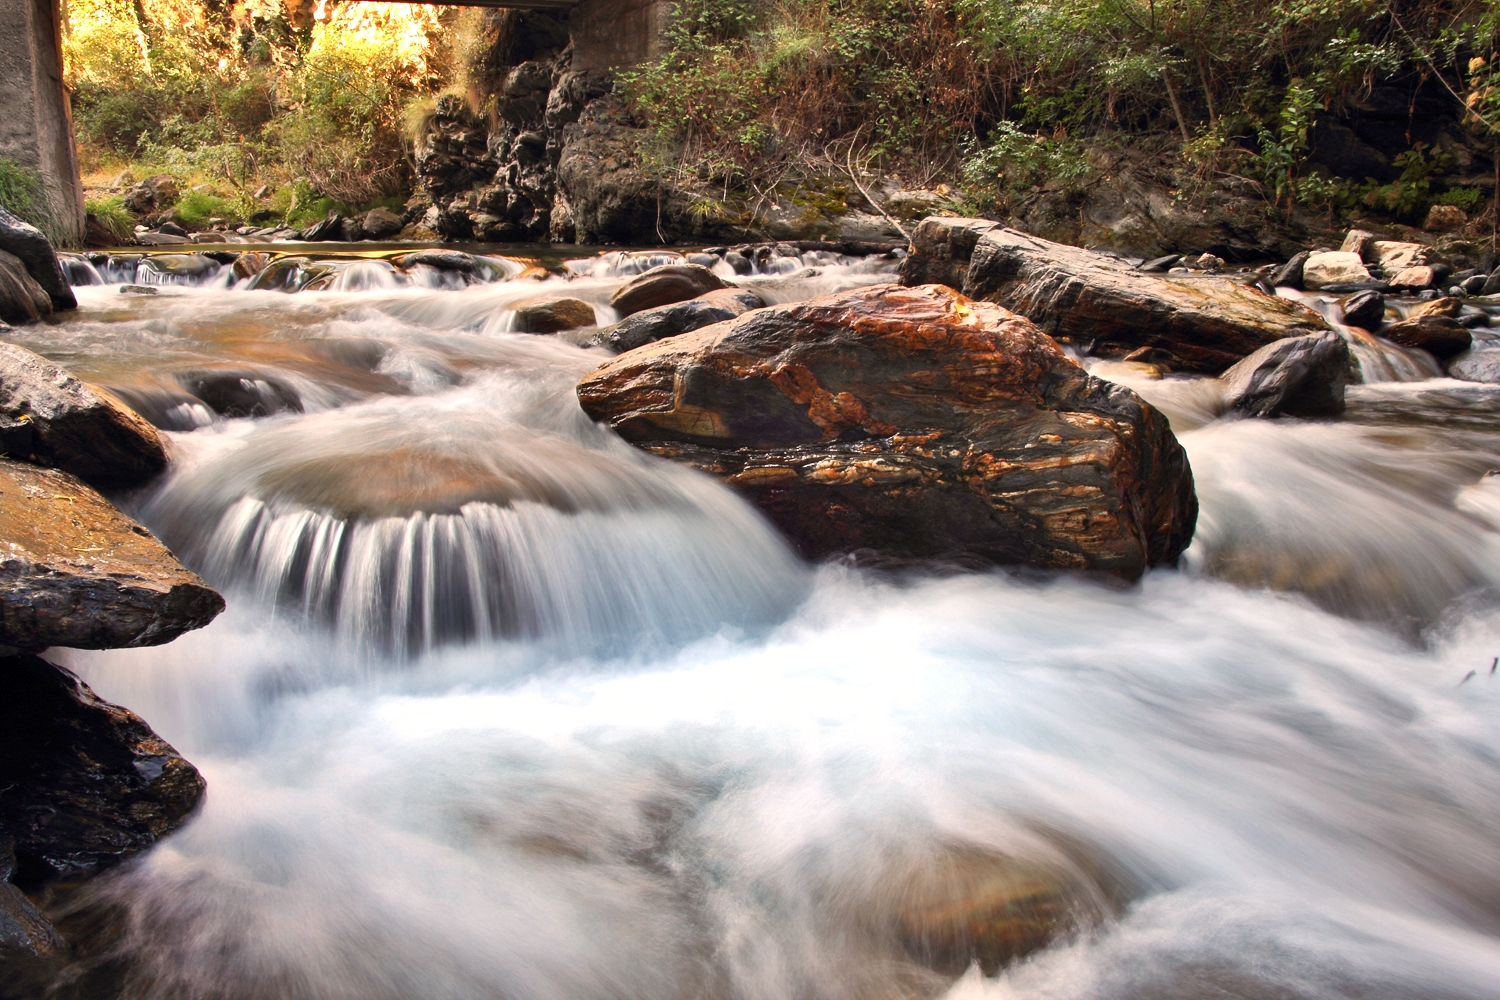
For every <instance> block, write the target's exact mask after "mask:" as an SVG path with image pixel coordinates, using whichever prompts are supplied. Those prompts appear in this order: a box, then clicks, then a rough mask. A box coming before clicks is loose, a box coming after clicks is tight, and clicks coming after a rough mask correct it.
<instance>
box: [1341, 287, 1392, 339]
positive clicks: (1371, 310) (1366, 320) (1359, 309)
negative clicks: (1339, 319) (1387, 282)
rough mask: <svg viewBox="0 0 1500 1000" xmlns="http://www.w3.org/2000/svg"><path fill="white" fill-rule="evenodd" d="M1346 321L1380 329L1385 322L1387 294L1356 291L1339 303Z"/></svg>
mask: <svg viewBox="0 0 1500 1000" xmlns="http://www.w3.org/2000/svg"><path fill="white" fill-rule="evenodd" d="M1339 305H1340V307H1341V308H1342V309H1343V311H1344V322H1345V323H1347V324H1348V325H1350V326H1358V327H1362V328H1363V329H1366V330H1379V329H1380V327H1381V324H1383V323H1384V322H1385V296H1384V295H1382V294H1380V293H1379V292H1376V291H1367V292H1355V293H1354V294H1353V295H1351V296H1349V297H1348V298H1347V299H1345V300H1344V301H1343V302H1341V303H1339Z"/></svg>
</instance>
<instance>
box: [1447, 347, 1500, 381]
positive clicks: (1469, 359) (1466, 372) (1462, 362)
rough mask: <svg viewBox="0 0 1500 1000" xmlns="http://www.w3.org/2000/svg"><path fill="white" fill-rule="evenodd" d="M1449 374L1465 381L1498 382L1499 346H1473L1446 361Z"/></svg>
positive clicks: (1499, 375) (1499, 379) (1499, 378)
mask: <svg viewBox="0 0 1500 1000" xmlns="http://www.w3.org/2000/svg"><path fill="white" fill-rule="evenodd" d="M1447 372H1448V374H1449V375H1450V376H1452V377H1453V378H1457V379H1463V380H1464V381H1465V382H1488V383H1490V384H1492V385H1495V384H1500V347H1475V348H1471V349H1470V350H1467V351H1464V352H1463V353H1462V354H1460V355H1458V356H1457V357H1455V358H1453V359H1452V360H1451V361H1449V362H1448V365H1447Z"/></svg>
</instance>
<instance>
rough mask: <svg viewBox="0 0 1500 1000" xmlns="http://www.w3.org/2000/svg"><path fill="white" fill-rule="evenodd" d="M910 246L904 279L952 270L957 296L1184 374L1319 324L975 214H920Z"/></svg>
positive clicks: (1231, 285) (1290, 309)
mask: <svg viewBox="0 0 1500 1000" xmlns="http://www.w3.org/2000/svg"><path fill="white" fill-rule="evenodd" d="M969 246H972V251H971V252H970V253H969V254H968V257H967V263H966V264H964V263H963V262H962V258H963V255H964V248H965V247H969ZM912 250H913V253H912V256H911V257H909V258H908V259H907V261H906V262H905V263H904V264H903V267H902V282H903V284H907V285H912V284H916V283H918V282H919V281H926V280H932V277H933V276H934V275H937V274H941V275H945V276H947V277H957V276H959V275H960V274H961V275H962V279H963V280H962V291H963V293H964V294H965V295H967V296H969V297H971V298H977V299H984V300H987V301H990V302H996V303H999V304H1000V305H1003V306H1005V307H1006V308H1007V309H1011V310H1013V311H1015V312H1018V313H1020V314H1021V315H1023V316H1026V317H1027V318H1029V319H1031V320H1032V321H1033V322H1034V323H1036V324H1037V325H1038V326H1040V327H1041V328H1042V329H1043V330H1044V331H1046V332H1047V333H1050V334H1051V335H1052V336H1053V337H1055V338H1057V339H1058V340H1059V341H1062V342H1063V343H1066V344H1073V345H1077V346H1078V347H1079V348H1082V349H1084V350H1087V351H1089V352H1090V353H1093V354H1097V355H1100V356H1102V357H1120V356H1123V355H1125V354H1127V353H1129V352H1130V351H1133V350H1135V349H1137V348H1140V347H1155V348H1160V349H1161V350H1164V351H1168V352H1170V353H1171V354H1172V355H1173V356H1174V357H1176V358H1177V359H1178V364H1179V366H1180V367H1181V368H1182V369H1184V370H1186V371H1192V372H1202V373H1205V374H1211V375H1217V374H1219V373H1220V372H1222V371H1224V370H1225V369H1226V368H1228V367H1229V366H1230V365H1232V364H1234V363H1235V362H1236V361H1238V360H1240V359H1241V358H1244V357H1246V356H1248V355H1250V354H1252V353H1253V352H1255V351H1256V350H1259V349H1260V348H1262V347H1264V346H1266V345H1267V344H1271V343H1275V342H1276V341H1278V340H1283V339H1285V338H1287V337H1299V336H1303V335H1306V334H1311V333H1321V332H1323V331H1325V330H1327V329H1328V324H1327V323H1325V322H1324V321H1323V318H1322V317H1321V316H1319V315H1318V314H1317V313H1315V312H1313V311H1312V310H1311V309H1308V308H1306V307H1305V306H1302V305H1299V304H1297V303H1295V302H1292V301H1290V300H1287V299H1282V298H1277V297H1276V296H1273V295H1267V294H1265V293H1264V292H1261V291H1259V290H1257V289H1255V288H1252V287H1248V286H1246V285H1242V284H1240V283H1238V282H1235V281H1232V280H1230V279H1228V278H1189V279H1182V280H1178V279H1174V278H1158V277H1153V276H1150V275H1143V274H1141V273H1140V272H1139V271H1137V270H1135V269H1134V268H1132V267H1130V266H1129V265H1128V264H1126V263H1125V262H1123V261H1121V260H1119V259H1117V258H1113V257H1107V256H1104V255H1102V254H1096V253H1093V252H1092V251H1089V250H1082V249H1079V248H1078V247H1070V246H1066V245H1064V244H1061V243H1049V242H1048V241H1046V240H1040V239H1037V238H1035V237H1032V236H1028V235H1026V234H1025V233H1021V232H1017V231H1016V230H1013V229H1006V228H1004V227H1002V226H999V225H997V224H996V223H993V222H988V221H986V220H982V219H977V220H976V219H936V218H934V219H927V220H925V221H924V222H923V223H922V224H921V225H920V226H919V227H917V231H916V234H915V235H914V236H913V239H912ZM929 259H930V260H931V261H932V263H929ZM943 283H944V284H949V285H953V282H952V281H949V280H944V282H943ZM955 287H957V286H955Z"/></svg>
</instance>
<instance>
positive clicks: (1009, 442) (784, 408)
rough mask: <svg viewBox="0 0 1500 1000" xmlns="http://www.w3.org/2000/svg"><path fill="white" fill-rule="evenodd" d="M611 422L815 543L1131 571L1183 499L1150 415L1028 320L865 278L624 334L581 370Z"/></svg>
mask: <svg viewBox="0 0 1500 1000" xmlns="http://www.w3.org/2000/svg"><path fill="white" fill-rule="evenodd" d="M578 398H579V401H580V402H581V403H582V405H583V408H584V410H585V411H586V412H587V413H588V414H589V416H591V417H593V418H594V419H596V420H603V421H606V422H608V423H609V425H610V426H611V427H613V428H614V429H615V430H616V431H618V432H619V433H620V434H621V435H622V436H623V437H625V438H626V439H627V440H629V441H632V442H634V443H635V444H637V445H640V446H641V447H643V448H646V449H647V450H649V451H652V452H654V453H656V454H658V455H662V456H666V457H669V458H673V459H676V460H679V461H682V462H685V463H687V464H690V465H693V466H696V467H697V468H700V469H703V470H705V471H707V472H710V473H712V474H714V475H716V476H718V477H720V478H721V479H723V480H725V481H726V482H728V483H730V484H731V485H733V486H735V487H736V488H738V489H739V490H740V491H741V492H742V493H743V494H744V495H745V496H746V497H747V498H748V499H749V500H750V501H751V502H752V503H754V504H756V505H757V506H758V507H759V508H760V509H761V510H763V511H764V512H765V513H766V514H767V515H768V516H769V517H770V518H771V519H772V521H774V522H775V523H776V524H777V525H778V526H779V527H780V528H781V529H782V531H783V532H784V533H785V534H786V535H787V536H788V537H789V538H790V539H792V541H793V542H794V543H795V544H796V545H797V546H798V547H799V548H800V549H801V550H802V552H803V553H804V554H806V555H808V556H811V557H820V556H825V555H829V554H833V553H842V552H854V551H859V550H872V551H874V552H877V553H881V554H884V555H888V556H892V557H896V558H901V559H905V558H918V559H928V558H954V559H959V560H963V561H968V562H975V561H979V562H990V563H1000V564H1027V565H1033V566H1042V567H1048V568H1057V569H1083V570H1099V571H1104V572H1108V573H1113V574H1118V575H1120V576H1124V577H1130V578H1134V577H1137V576H1139V575H1140V574H1141V573H1142V572H1144V571H1145V570H1146V569H1147V568H1148V567H1151V566H1155V565H1157V564H1160V563H1164V562H1169V561H1170V560H1172V559H1174V558H1175V557H1176V556H1177V555H1178V553H1180V552H1181V551H1182V550H1183V548H1184V547H1185V546H1186V545H1187V543H1188V541H1189V539H1190V538H1191V537H1192V534H1193V526H1194V523H1195V520H1196V517H1197V501H1196V498H1195V497H1194V494H1193V481H1192V473H1191V471H1190V470H1189V468H1188V462H1187V457H1186V456H1185V455H1184V453H1183V451H1182V448H1181V447H1180V446H1179V445H1178V443H1177V440H1176V439H1175V438H1174V437H1173V436H1172V432H1171V431H1170V430H1169V429H1168V426H1167V421H1166V418H1165V417H1163V416H1162V415H1161V414H1160V413H1158V412H1157V411H1156V410H1155V409H1153V408H1152V407H1151V406H1150V405H1148V404H1146V403H1145V402H1144V401H1142V400H1141V399H1140V397H1138V396H1136V395H1135V394H1134V393H1133V392H1131V391H1130V390H1128V389H1125V388H1124V387H1122V386H1118V385H1113V384H1111V383H1108V382H1103V381H1100V380H1098V379H1095V378H1092V377H1090V376H1089V375H1088V374H1087V373H1086V372H1084V371H1083V369H1082V368H1080V367H1079V366H1078V365H1077V364H1075V363H1074V362H1073V361H1072V360H1071V359H1070V358H1069V357H1068V356H1067V355H1066V354H1065V353H1064V352H1063V351H1062V349H1061V348H1059V347H1058V345H1057V344H1056V343H1055V342H1054V341H1053V340H1052V339H1051V338H1050V337H1048V336H1047V335H1046V334H1044V333H1042V332H1041V331H1040V330H1039V329H1037V327H1036V326H1035V325H1033V324H1032V323H1030V322H1028V321H1026V320H1025V319H1023V318H1022V317H1020V316H1016V315H1014V314H1013V313H1010V312H1008V311H1006V310H1005V309H1002V308H1000V307H998V306H995V305H992V304H989V303H982V302H974V301H972V300H970V299H967V298H965V297H964V296H962V295H960V294H958V293H957V292H955V291H953V290H952V289H949V288H945V287H942V286H939V285H924V286H922V287H919V288H901V287H899V286H896V285H876V286H870V287H866V288H861V289H857V290H853V291H848V292H842V293H839V294H836V295H830V296H826V297H824V298H820V299H814V300H812V301H810V302H803V303H798V304H795V305H782V306H774V307H771V308H767V309H761V310H757V311H756V312H752V313H748V314H746V315H745V316H742V317H740V318H739V319H736V320H731V321H728V322H724V323H718V324H715V325H713V326H709V327H705V328H703V329H701V330H697V331H694V332H692V333H685V334H682V335H680V336H677V337H673V338H671V339H669V340H663V341H659V342H657V343H655V344H650V345H648V346H646V347H642V348H638V349H637V350H634V351H629V352H627V353H625V354H622V355H620V356H619V357H617V358H615V359H613V360H611V361H609V362H606V363H605V364H603V365H601V366H600V367H599V368H597V369H596V370H595V371H593V372H592V373H591V374H590V375H589V376H588V377H587V378H585V379H584V380H583V382H582V383H581V384H580V385H579V387H578Z"/></svg>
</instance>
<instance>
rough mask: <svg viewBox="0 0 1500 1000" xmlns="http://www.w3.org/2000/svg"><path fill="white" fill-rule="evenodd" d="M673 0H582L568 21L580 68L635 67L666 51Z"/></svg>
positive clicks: (576, 64)
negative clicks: (665, 40)
mask: <svg viewBox="0 0 1500 1000" xmlns="http://www.w3.org/2000/svg"><path fill="white" fill-rule="evenodd" d="M671 9H672V2H671V0H582V2H581V3H579V4H578V6H576V7H574V8H573V12H572V15H571V16H570V17H569V19H568V24H569V26H570V27H571V29H572V33H573V65H574V67H575V68H576V69H592V70H608V69H619V68H622V67H626V66H634V65H636V64H637V63H642V62H645V61H646V60H648V59H655V58H656V57H657V56H659V55H661V53H662V40H663V36H664V35H665V32H666V28H667V18H668V16H669V15H670V13H671Z"/></svg>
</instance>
